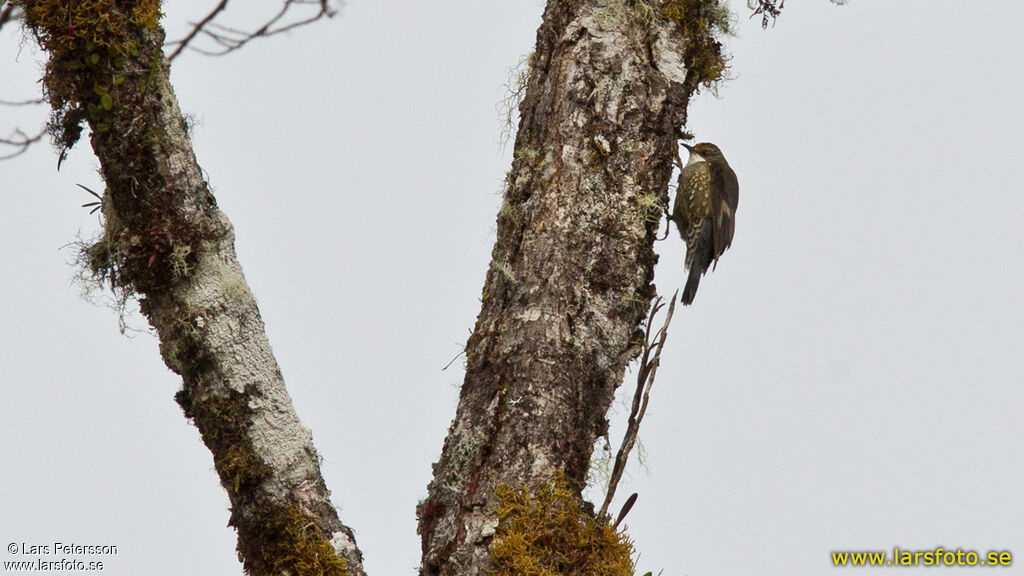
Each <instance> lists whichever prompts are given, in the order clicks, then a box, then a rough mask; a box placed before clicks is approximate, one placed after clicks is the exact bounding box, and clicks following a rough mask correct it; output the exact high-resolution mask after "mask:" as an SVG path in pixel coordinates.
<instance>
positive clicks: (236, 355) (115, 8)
mask: <svg viewBox="0 0 1024 576" xmlns="http://www.w3.org/2000/svg"><path fill="white" fill-rule="evenodd" d="M20 6H21V7H23V8H24V10H25V13H26V15H27V22H28V24H29V26H30V29H31V30H32V32H33V33H34V34H35V35H36V37H37V38H38V40H39V42H40V44H41V45H42V46H43V48H44V49H46V50H47V51H48V52H49V55H50V60H49V62H48V64H47V70H46V76H45V78H44V86H45V88H46V92H47V96H48V97H49V99H50V101H51V104H52V105H53V107H54V119H53V122H52V123H51V124H52V126H51V127H52V129H53V131H54V136H55V139H56V141H57V142H58V143H59V144H60V145H62V146H64V147H70V146H71V145H73V144H74V141H75V140H77V138H78V134H79V133H80V131H81V129H80V128H79V124H80V123H81V122H83V121H86V122H88V124H89V127H90V129H91V136H90V139H91V144H92V147H93V150H94V151H95V153H96V156H97V158H98V159H99V161H100V165H101V172H102V175H103V178H104V180H105V181H106V190H105V192H104V194H103V201H102V210H103V215H104V232H103V237H102V238H101V239H100V240H99V241H98V242H96V243H95V244H94V245H91V246H86V247H84V248H83V258H84V259H85V261H86V262H85V263H86V265H87V266H88V267H89V268H90V269H91V272H92V274H94V275H95V276H96V277H97V278H99V279H101V280H102V281H104V282H106V283H109V285H110V287H111V288H112V289H114V290H115V291H117V292H120V293H121V294H123V295H125V296H129V295H131V296H134V297H137V298H138V300H139V304H140V309H141V311H142V312H143V313H144V314H145V316H146V317H147V319H148V320H149V322H150V324H151V325H152V326H153V327H154V328H155V330H156V332H157V334H158V336H159V339H160V352H161V355H162V356H163V359H164V361H165V363H166V364H167V366H168V367H169V368H170V369H171V370H173V371H174V372H176V373H178V374H180V375H181V377H182V389H181V391H180V392H179V393H178V395H177V400H178V402H179V404H180V405H181V406H182V408H183V410H184V411H185V414H186V415H187V416H188V417H190V418H191V419H192V420H193V422H194V423H195V425H196V427H197V428H198V429H199V432H200V434H201V436H202V438H203V441H204V442H205V444H206V445H207V446H208V447H209V449H210V451H211V452H212V453H213V459H214V465H215V467H216V470H217V473H218V474H219V476H220V479H221V484H222V485H223V486H224V488H225V490H227V492H228V495H229V497H230V500H231V520H230V523H231V525H233V526H234V527H235V528H236V529H237V531H238V551H239V556H240V558H241V559H242V561H243V563H244V566H245V569H246V571H247V572H248V573H250V574H257V575H260V574H280V573H286V572H290V573H292V574H297V573H317V574H337V573H340V569H341V568H343V567H344V565H345V564H346V563H347V572H348V573H349V574H351V575H356V576H358V575H361V574H363V570H362V565H361V554H360V552H359V550H358V548H357V547H356V543H355V540H354V537H353V534H352V531H351V530H350V529H349V528H348V527H346V526H345V525H343V524H342V523H341V521H340V520H339V517H338V514H337V511H336V510H335V508H334V506H333V505H332V504H331V502H330V499H329V492H328V490H327V487H326V484H325V483H324V480H323V477H322V475H321V473H320V468H319V461H318V456H317V453H316V450H315V448H314V446H313V442H312V435H311V433H310V431H309V430H308V429H307V428H305V427H304V426H303V425H302V423H301V422H300V421H299V418H298V416H297V414H296V413H295V410H294V407H293V405H292V402H291V399H290V398H289V396H288V393H287V390H286V389H285V386H284V381H283V378H282V375H281V372H280V370H279V369H278V365H277V362H276V360H275V359H274V356H273V353H272V351H271V349H270V345H269V342H268V341H267V337H266V334H265V332H264V327H263V322H262V320H261V318H260V313H259V310H258V308H257V306H256V301H255V300H254V298H253V296H252V294H251V293H250V291H249V288H248V286H247V284H246V281H245V278H244V276H243V273H242V268H241V266H240V265H239V263H238V260H237V259H236V257H235V251H234V235H233V231H232V227H231V223H230V222H229V221H228V219H227V217H226V216H225V215H224V213H223V212H221V211H220V210H219V209H218V208H217V205H216V202H215V199H214V197H213V194H212V193H211V191H210V189H209V187H208V185H207V183H206V182H205V180H204V178H203V176H202V172H201V170H200V167H199V165H198V164H197V162H196V158H195V156H194V154H193V151H192V147H191V142H190V140H189V137H188V134H187V131H186V124H185V121H184V120H183V118H182V115H181V112H180V110H179V108H178V104H177V101H176V99H175V96H174V92H173V90H172V88H171V85H170V83H169V80H168V73H169V67H168V63H167V61H166V59H165V58H164V55H163V53H162V51H161V47H162V44H163V40H164V33H163V30H162V29H161V27H160V26H159V24H158V17H159V5H158V4H157V3H155V2H154V1H153V0H139V1H136V2H131V1H124V0H97V1H95V2H88V3H85V2H82V3H77V2H70V3H69V2H67V0H38V1H27V0H23V1H22V2H20ZM62 154H63V153H62Z"/></svg>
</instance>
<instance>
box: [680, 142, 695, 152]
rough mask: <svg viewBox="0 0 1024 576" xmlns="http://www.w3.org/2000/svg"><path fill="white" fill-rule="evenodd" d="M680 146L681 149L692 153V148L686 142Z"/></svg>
mask: <svg viewBox="0 0 1024 576" xmlns="http://www.w3.org/2000/svg"><path fill="white" fill-rule="evenodd" d="M680 144H682V145H683V147H684V148H686V149H687V150H689V151H690V152H693V146H690V145H689V144H687V143H686V142H680Z"/></svg>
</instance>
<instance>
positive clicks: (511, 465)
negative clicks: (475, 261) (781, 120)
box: [418, 0, 727, 576]
mask: <svg viewBox="0 0 1024 576" xmlns="http://www.w3.org/2000/svg"><path fill="white" fill-rule="evenodd" d="M722 10H723V8H722V7H721V6H720V5H719V4H718V2H717V0H669V1H665V2H657V1H655V2H652V3H647V2H644V1H643V0H549V2H548V5H547V8H546V10H545V13H544V19H543V23H542V25H541V27H540V30H539V31H538V34H537V45H536V50H535V53H534V55H533V57H532V59H531V61H530V66H531V69H530V73H529V81H528V85H527V87H526V93H525V97H524V99H523V101H522V103H521V104H520V108H519V110H520V125H519V132H518V135H517V138H516V144H515V152H514V160H513V163H512V170H511V172H510V173H509V174H508V178H507V183H506V189H505V194H504V204H503V205H502V207H501V210H500V212H499V214H498V233H497V240H496V242H495V246H494V250H493V252H492V258H491V264H490V268H489V270H488V272H487V277H486V281H485V284H484V289H483V298H482V301H483V305H482V308H481V311H480V315H479V317H478V318H477V323H476V327H475V329H474V332H473V334H472V335H471V336H470V338H469V341H468V342H467V344H466V376H465V380H464V382H463V385H462V391H461V395H460V399H459V405H458V411H457V414H456V416H455V420H454V422H453V423H452V425H451V428H450V429H449V432H448V437H447V439H446V441H445V445H444V449H443V452H442V454H441V458H440V460H439V461H438V462H437V463H436V464H435V465H434V478H433V481H432V482H431V484H430V486H429V489H428V496H427V498H426V499H425V500H424V501H423V502H421V503H420V506H419V508H418V516H419V533H420V536H421V538H422V546H423V564H422V567H421V573H422V574H424V575H430V576H433V575H444V576H449V575H468V574H483V573H485V572H486V571H487V570H489V569H491V568H492V564H491V561H490V558H489V550H490V545H491V543H492V541H493V539H494V535H495V531H496V529H497V528H498V519H497V517H496V514H495V491H496V490H497V489H498V487H499V486H500V485H501V484H502V483H507V484H509V485H512V486H536V485H540V484H543V483H545V482H548V481H550V480H551V479H552V478H553V477H555V475H556V474H557V473H558V471H560V470H561V471H564V474H565V478H566V479H567V480H568V481H569V483H570V485H571V486H572V487H573V488H574V489H575V491H576V493H577V494H579V493H580V491H581V490H582V488H583V487H584V484H585V481H586V475H587V469H588V466H589V462H590V454H591V452H592V449H593V445H594V442H595V441H596V440H597V439H598V438H599V437H600V436H602V435H604V434H605V433H606V431H607V426H608V424H607V420H606V418H605V414H606V412H607V410H608V408H609V405H610V404H611V402H612V400H613V396H614V391H615V388H616V387H617V386H618V385H619V383H620V382H621V381H622V378H623V375H624V371H625V368H626V365H627V363H628V362H629V361H630V360H632V359H633V358H635V357H636V355H637V353H638V351H639V350H640V344H641V340H640V339H641V338H642V333H641V323H642V321H643V320H644V318H645V313H646V311H647V309H648V307H649V305H650V303H651V300H652V298H653V296H654V295H655V287H654V285H653V283H652V281H653V277H654V264H655V263H656V261H657V255H656V254H655V253H654V249H653V245H654V239H655V236H656V234H657V230H658V227H659V220H660V217H661V213H662V207H663V206H665V205H667V201H668V194H667V190H668V181H669V177H670V175H671V172H672V166H673V160H674V159H675V158H676V157H677V154H678V152H677V151H678V144H677V140H678V138H679V136H680V132H679V130H680V126H681V124H682V123H683V122H684V121H685V119H686V107H687V103H688V101H689V99H690V97H691V96H692V94H693V93H694V92H695V90H696V89H697V88H698V87H699V86H700V85H701V84H710V83H713V82H715V81H717V80H718V79H720V77H721V72H722V71H723V70H724V64H723V61H722V58H721V50H720V48H721V45H720V44H719V43H718V42H717V41H716V40H715V39H714V35H715V33H717V32H721V31H722V30H723V29H724V28H725V25H726V23H727V21H723V20H722V19H721V16H722V15H723V12H722Z"/></svg>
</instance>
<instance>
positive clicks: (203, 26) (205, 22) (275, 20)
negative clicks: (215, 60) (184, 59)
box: [167, 0, 335, 60]
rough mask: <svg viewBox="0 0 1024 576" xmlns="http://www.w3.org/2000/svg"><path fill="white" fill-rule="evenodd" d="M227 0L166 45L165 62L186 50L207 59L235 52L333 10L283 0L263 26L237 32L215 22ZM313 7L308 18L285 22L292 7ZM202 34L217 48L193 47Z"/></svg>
mask: <svg viewBox="0 0 1024 576" xmlns="http://www.w3.org/2000/svg"><path fill="white" fill-rule="evenodd" d="M227 4H228V0H221V1H220V3H219V4H217V6H216V7H215V8H214V9H213V10H211V11H210V13H209V14H207V15H206V16H205V17H204V18H203V19H202V20H200V21H199V22H196V23H194V24H193V25H192V30H191V31H189V33H188V34H187V35H186V36H185V37H184V38H182V39H181V40H175V41H173V42H168V43H167V46H175V49H174V52H172V53H171V55H170V56H169V57H168V60H174V59H175V58H176V57H177V56H178V55H179V54H181V53H182V52H183V51H184V50H185V49H186V48H188V49H190V50H192V51H194V52H199V53H200V54H205V55H207V56H223V55H225V54H228V53H230V52H234V51H235V50H238V49H239V48H241V47H242V46H245V45H246V44H248V43H249V42H251V41H253V40H255V39H257V38H267V37H270V36H274V35H277V34H281V33H283V32H287V31H289V30H292V29H294V28H298V27H300V26H305V25H307V24H312V23H313V22H316V21H317V20H320V19H322V18H324V17H327V18H330V17H332V16H334V14H335V11H334V10H333V9H331V7H330V4H329V3H328V0H285V1H284V4H283V5H282V6H281V9H280V10H279V11H278V12H277V14H275V15H274V16H273V17H272V18H271V19H270V20H268V21H267V22H266V23H265V24H263V26H261V27H259V28H257V29H256V30H253V31H247V30H241V29H238V28H233V27H230V26H225V25H223V24H218V23H217V22H215V20H216V19H217V17H218V16H220V15H221V13H222V12H223V11H224V10H225V9H226V8H227ZM297 6H298V7H305V6H316V7H317V11H316V13H314V14H313V15H312V16H309V17H306V18H301V19H299V20H294V21H291V22H288V21H286V20H285V18H286V17H287V16H288V13H289V11H290V10H291V9H292V8H293V7H297ZM200 35H202V36H203V37H205V38H207V39H209V40H210V41H212V42H213V43H215V44H217V45H218V46H220V48H219V49H216V50H206V49H203V48H197V47H195V46H193V45H192V42H193V41H194V40H195V39H196V38H197V37H199V36H200Z"/></svg>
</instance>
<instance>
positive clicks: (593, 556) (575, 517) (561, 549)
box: [491, 472, 634, 576]
mask: <svg viewBox="0 0 1024 576" xmlns="http://www.w3.org/2000/svg"><path fill="white" fill-rule="evenodd" d="M495 496H496V497H497V499H498V510H497V516H498V528H497V531H496V533H495V536H494V542H493V543H492V544H491V559H492V561H493V562H494V566H495V568H494V571H493V572H492V573H491V574H492V575H494V576H558V575H562V574H579V575H588V576H631V575H632V574H633V569H634V566H633V561H632V555H633V544H632V542H630V540H629V538H628V537H626V535H625V534H623V533H621V532H616V531H615V529H614V528H612V526H611V525H610V524H609V522H608V518H605V517H599V518H595V517H594V516H592V515H590V514H588V513H587V512H586V511H585V509H584V506H583V501H582V500H581V499H580V498H579V496H578V495H577V494H576V493H575V492H574V491H573V490H572V489H571V488H570V487H569V484H568V482H567V481H566V479H565V475H564V474H563V473H561V472H559V473H558V474H557V475H556V476H555V478H553V479H552V480H551V481H550V482H548V483H547V484H542V485H541V486H539V487H536V488H535V489H533V490H530V489H528V488H526V487H520V488H511V487H509V486H508V485H507V484H502V485H501V486H499V487H498V489H497V490H496V491H495Z"/></svg>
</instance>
